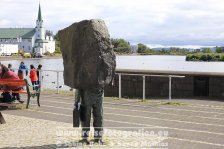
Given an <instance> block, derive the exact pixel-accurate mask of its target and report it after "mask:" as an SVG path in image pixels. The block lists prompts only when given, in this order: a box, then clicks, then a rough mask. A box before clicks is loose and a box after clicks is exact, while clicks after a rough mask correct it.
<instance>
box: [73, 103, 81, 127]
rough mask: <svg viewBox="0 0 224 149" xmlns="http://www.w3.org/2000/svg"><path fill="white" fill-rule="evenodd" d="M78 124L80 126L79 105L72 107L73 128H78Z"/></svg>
mask: <svg viewBox="0 0 224 149" xmlns="http://www.w3.org/2000/svg"><path fill="white" fill-rule="evenodd" d="M79 124H80V103H78V104H75V105H74V109H73V127H79Z"/></svg>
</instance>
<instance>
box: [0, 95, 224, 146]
mask: <svg viewBox="0 0 224 149" xmlns="http://www.w3.org/2000/svg"><path fill="white" fill-rule="evenodd" d="M25 98H26V97H25V96H24V97H23V99H25ZM73 100H74V97H72V96H62V95H44V94H43V95H41V99H40V104H41V107H37V103H36V101H35V100H32V101H31V106H30V108H29V109H28V110H26V109H23V108H22V109H18V110H5V111H2V114H3V116H4V117H5V118H6V122H7V124H4V125H0V134H1V135H0V146H1V147H4V146H3V145H5V146H6V145H8V146H10V147H18V146H19V144H21V145H23V147H24V148H26V149H28V148H34V147H36V148H56V144H59V145H60V147H65V145H68V146H75V145H77V141H78V140H79V139H80V138H79V136H80V135H73V136H71V135H67V134H68V132H71V131H72V133H71V134H73V133H74V134H75V132H77V130H75V129H72V109H73V103H74V101H73ZM14 116H15V117H14ZM20 116H22V117H20ZM14 118H15V119H14ZM24 118H25V119H26V120H23V121H21V122H19V121H18V120H20V119H24ZM46 120H47V121H46ZM24 121H25V122H24ZM20 123H21V124H20ZM10 125H11V126H10ZM27 125H28V126H27ZM23 126H27V127H23ZM104 127H105V129H106V130H114V131H115V132H113V133H115V134H116V135H113V136H111V134H112V133H111V134H109V133H106V134H105V137H104V139H105V141H106V145H107V146H100V147H97V146H93V147H92V146H85V148H88V147H91V148H96V147H97V148H108V147H110V146H112V145H114V146H118V148H119V147H120V148H124V147H123V146H122V145H126V146H129V148H133V147H136V146H137V147H136V148H143V147H144V145H145V143H148V144H146V146H147V148H149V147H151V146H153V147H154V148H157V149H158V148H160V149H165V148H169V149H189V148H191V149H223V148H224V139H223V138H224V129H223V128H224V102H223V101H215V100H211V99H210V100H201V99H200V100H195V99H187V100H182V99H180V100H177V99H175V100H172V101H168V100H147V101H145V102H141V101H140V100H130V99H129V100H127V99H121V100H117V98H105V100H104ZM28 128H29V129H28ZM64 129H66V130H68V131H65V134H63V133H62V134H63V135H61V131H60V130H64ZM141 129H144V130H143V132H144V133H145V132H147V131H148V132H150V134H152V135H150V136H149V137H145V136H138V135H135V136H133V135H132V134H129V133H130V132H135V131H137V134H139V133H140V134H142V133H141V131H140V132H139V130H141ZM31 130H32V131H31ZM3 131H4V133H3ZM16 131H18V132H16ZM57 132H59V133H57ZM23 133H24V134H25V136H28V137H26V139H25V140H23V141H17V139H18V138H19V140H20V139H21V140H22V139H23V138H24V137H22V136H23ZM29 133H31V134H30V135H29ZM35 133H38V134H37V135H39V134H44V136H45V137H44V136H42V137H41V136H39V137H40V139H33V138H35V137H36V136H35V135H33V134H35ZM144 133H143V134H144ZM153 133H154V135H153ZM2 134H3V135H2ZM26 134H28V135H26ZM122 135H123V136H122ZM2 136H4V137H2ZM29 136H30V137H29ZM127 136H129V137H127ZM151 136H152V137H151ZM167 136H168V137H167ZM14 137H15V138H14ZM37 137H38V136H37ZM41 138H43V139H41ZM30 140H33V141H30ZM16 141H17V142H18V143H15V142H16ZM4 142H6V143H4ZM21 142H22V143H21ZM158 142H159V143H158ZM29 143H30V144H31V145H30V144H29ZM32 143H33V144H32ZM35 143H36V144H35ZM24 144H25V145H24ZM111 144H112V145H111ZM78 145H79V144H78ZM31 146H32V147H31ZM33 146H34V147H33ZM1 147H0V148H1Z"/></svg>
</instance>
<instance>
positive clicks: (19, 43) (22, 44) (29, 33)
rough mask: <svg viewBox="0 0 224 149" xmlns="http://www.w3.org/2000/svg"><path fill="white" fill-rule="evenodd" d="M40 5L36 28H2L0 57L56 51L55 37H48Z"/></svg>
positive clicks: (0, 32) (0, 33) (0, 30)
mask: <svg viewBox="0 0 224 149" xmlns="http://www.w3.org/2000/svg"><path fill="white" fill-rule="evenodd" d="M43 24H44V22H43V19H42V16H41V7H40V4H39V11H38V17H37V21H36V27H35V28H0V55H11V54H13V53H19V52H22V53H34V54H36V55H43V54H44V53H46V52H50V53H53V52H54V51H55V41H54V39H53V36H52V35H50V36H48V35H46V30H45V29H44V27H43Z"/></svg>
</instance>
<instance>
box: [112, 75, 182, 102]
mask: <svg viewBox="0 0 224 149" xmlns="http://www.w3.org/2000/svg"><path fill="white" fill-rule="evenodd" d="M116 74H117V75H118V76H119V99H121V76H122V75H127V76H142V80H143V90H142V100H145V78H146V77H167V78H169V100H171V99H172V97H171V96H172V78H184V77H185V76H178V75H147V74H131V73H116Z"/></svg>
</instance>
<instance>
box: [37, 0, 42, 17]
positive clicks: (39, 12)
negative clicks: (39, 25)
mask: <svg viewBox="0 0 224 149" xmlns="http://www.w3.org/2000/svg"><path fill="white" fill-rule="evenodd" d="M37 20H38V21H41V20H42V16H41V7H40V3H39V11H38V18H37Z"/></svg>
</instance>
